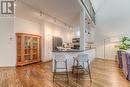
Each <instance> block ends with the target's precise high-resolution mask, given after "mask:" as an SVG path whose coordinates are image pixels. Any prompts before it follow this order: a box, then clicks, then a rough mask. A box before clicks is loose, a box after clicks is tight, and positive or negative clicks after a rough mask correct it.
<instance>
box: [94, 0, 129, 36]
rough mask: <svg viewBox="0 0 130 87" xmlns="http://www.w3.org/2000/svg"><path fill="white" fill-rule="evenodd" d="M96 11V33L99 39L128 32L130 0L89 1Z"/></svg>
mask: <svg viewBox="0 0 130 87" xmlns="http://www.w3.org/2000/svg"><path fill="white" fill-rule="evenodd" d="M91 1H92V4H93V6H94V9H95V11H96V33H97V35H98V36H100V37H101V38H103V37H110V36H115V35H119V34H126V33H127V32H129V31H130V10H129V9H130V0H91Z"/></svg>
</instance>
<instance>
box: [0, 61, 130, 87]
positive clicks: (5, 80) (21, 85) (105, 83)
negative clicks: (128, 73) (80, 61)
mask: <svg viewBox="0 0 130 87" xmlns="http://www.w3.org/2000/svg"><path fill="white" fill-rule="evenodd" d="M51 65H52V64H51V62H48V63H36V64H32V65H27V66H23V67H17V68H0V87H130V81H127V80H126V79H125V77H124V75H123V74H122V72H121V70H120V69H119V68H118V67H117V63H116V62H115V61H108V60H101V59H95V60H94V61H93V63H92V65H91V71H92V79H93V82H92V83H90V81H89V78H88V77H86V76H84V77H85V79H81V80H80V81H78V82H77V83H76V81H75V79H74V76H73V75H72V74H71V73H69V77H70V81H69V83H67V82H66V80H63V79H64V77H63V76H57V77H58V78H60V79H61V80H56V81H55V82H54V83H53V81H52V75H53V74H52V72H51Z"/></svg>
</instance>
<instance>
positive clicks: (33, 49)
mask: <svg viewBox="0 0 130 87" xmlns="http://www.w3.org/2000/svg"><path fill="white" fill-rule="evenodd" d="M16 38H17V39H16V40H17V41H16V47H17V49H16V50H17V52H16V53H17V58H16V59H17V60H16V61H17V64H16V65H17V66H23V65H26V64H31V63H35V62H40V60H41V36H38V35H32V34H25V33H16Z"/></svg>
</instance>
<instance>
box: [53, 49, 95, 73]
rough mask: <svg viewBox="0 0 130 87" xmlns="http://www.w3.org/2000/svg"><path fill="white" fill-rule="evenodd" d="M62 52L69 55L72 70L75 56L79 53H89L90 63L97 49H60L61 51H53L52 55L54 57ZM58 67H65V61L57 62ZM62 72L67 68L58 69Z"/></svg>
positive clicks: (69, 69)
mask: <svg viewBox="0 0 130 87" xmlns="http://www.w3.org/2000/svg"><path fill="white" fill-rule="evenodd" d="M57 53H60V54H65V55H67V56H68V57H67V66H68V71H72V66H73V60H74V59H73V57H77V56H78V54H81V53H85V54H88V55H89V61H90V63H91V62H92V61H93V60H94V59H95V49H94V48H93V49H86V50H84V51H82V50H73V49H69V50H59V51H52V55H53V58H54V55H55V54H57ZM57 67H65V66H64V63H63V62H59V63H58V64H57ZM53 70H54V59H53ZM58 71H59V72H62V71H65V70H57V72H58Z"/></svg>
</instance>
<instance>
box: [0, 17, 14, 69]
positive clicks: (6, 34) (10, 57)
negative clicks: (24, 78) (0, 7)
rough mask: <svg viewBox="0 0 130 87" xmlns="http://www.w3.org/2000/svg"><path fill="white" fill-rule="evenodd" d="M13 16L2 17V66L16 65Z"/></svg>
mask: <svg viewBox="0 0 130 87" xmlns="http://www.w3.org/2000/svg"><path fill="white" fill-rule="evenodd" d="M13 28H14V20H13V18H0V66H1V67H2V66H15V63H16V57H15V55H14V54H15V39H14V38H13V37H14V33H13Z"/></svg>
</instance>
